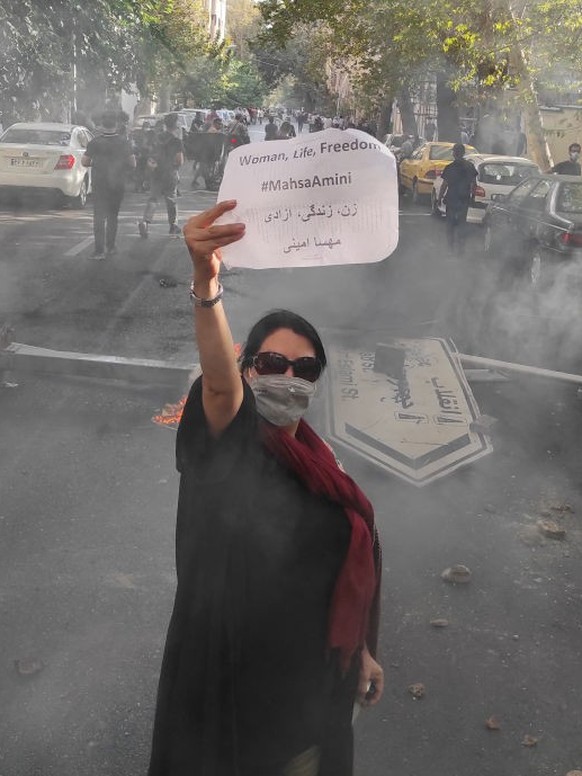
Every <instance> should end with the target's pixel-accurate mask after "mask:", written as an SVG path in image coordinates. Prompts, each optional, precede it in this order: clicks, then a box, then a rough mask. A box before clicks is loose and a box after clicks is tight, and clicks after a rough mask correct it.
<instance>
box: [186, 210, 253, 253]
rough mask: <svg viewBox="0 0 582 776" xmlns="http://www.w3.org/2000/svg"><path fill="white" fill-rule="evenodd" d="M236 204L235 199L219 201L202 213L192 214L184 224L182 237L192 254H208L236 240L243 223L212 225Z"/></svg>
mask: <svg viewBox="0 0 582 776" xmlns="http://www.w3.org/2000/svg"><path fill="white" fill-rule="evenodd" d="M235 206H236V201H235V200H227V201H225V202H219V203H218V204H217V205H215V206H214V207H212V208H210V209H209V210H205V211H204V213H199V214H198V215H196V216H192V218H190V219H189V220H188V222H187V223H186V225H185V226H184V239H185V240H186V245H187V246H188V249H189V250H190V253H191V254H192V255H193V256H208V255H210V254H212V253H213V252H214V251H215V250H217V249H218V248H222V247H224V246H225V245H230V243H233V242H236V241H237V240H240V239H241V237H243V235H244V233H245V226H244V224H239V223H237V224H220V225H219V226H215V225H214V221H215V220H216V219H217V218H219V217H220V216H221V215H223V213H226V212H228V211H229V210H232V209H233V208H234V207H235Z"/></svg>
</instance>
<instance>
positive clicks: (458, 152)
mask: <svg viewBox="0 0 582 776" xmlns="http://www.w3.org/2000/svg"><path fill="white" fill-rule="evenodd" d="M453 156H454V157H455V159H460V158H461V157H463V156H465V146H464V145H463V144H462V143H455V145H454V146H453Z"/></svg>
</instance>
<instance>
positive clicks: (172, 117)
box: [164, 113, 178, 129]
mask: <svg viewBox="0 0 582 776" xmlns="http://www.w3.org/2000/svg"><path fill="white" fill-rule="evenodd" d="M164 124H165V126H166V128H167V129H175V128H176V127H177V126H178V114H177V113H168V115H167V116H164Z"/></svg>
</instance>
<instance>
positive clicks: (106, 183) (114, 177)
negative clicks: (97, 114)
mask: <svg viewBox="0 0 582 776" xmlns="http://www.w3.org/2000/svg"><path fill="white" fill-rule="evenodd" d="M101 126H102V127H103V133H102V134H101V135H99V136H98V137H95V138H93V139H92V140H91V141H90V142H89V144H88V146H87V149H86V151H85V153H84V154H83V157H82V159H81V164H82V165H83V166H84V167H91V170H92V174H91V184H92V187H93V234H94V236H95V251H94V253H93V258H94V259H104V258H105V256H106V255H107V256H113V255H114V254H115V253H116V252H117V250H116V247H115V240H116V237H117V224H118V218H119V209H120V208H121V203H122V201H123V195H124V193H125V179H126V176H127V173H128V171H129V169H130V168H132V167H135V156H134V155H133V151H132V148H131V144H130V143H129V141H128V140H127V138H125V137H122V136H121V135H119V133H118V131H117V116H116V114H115V113H113V112H106V113H104V114H103V116H102V118H101Z"/></svg>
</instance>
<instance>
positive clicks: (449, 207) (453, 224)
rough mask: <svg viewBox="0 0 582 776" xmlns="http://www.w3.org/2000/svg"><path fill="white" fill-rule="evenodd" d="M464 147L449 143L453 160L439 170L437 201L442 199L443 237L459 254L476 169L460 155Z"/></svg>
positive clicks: (465, 236)
mask: <svg viewBox="0 0 582 776" xmlns="http://www.w3.org/2000/svg"><path fill="white" fill-rule="evenodd" d="M464 156H465V146H464V145H463V144H462V143H455V145H454V146H453V161H452V162H451V163H450V164H448V165H447V166H446V167H445V169H444V170H443V171H442V174H441V177H442V179H443V185H442V186H441V189H440V193H439V198H438V204H439V205H440V204H441V203H442V202H443V201H444V202H445V205H446V211H447V240H448V243H449V248H450V249H451V251H454V250H456V251H457V254H458V255H459V256H462V255H463V252H464V250H465V240H466V238H467V235H466V229H467V213H468V211H469V204H470V203H471V199H472V198H473V196H474V192H475V182H476V180H477V170H476V169H475V167H474V166H473V165H472V164H471V162H468V161H467V160H466V159H464V158H463V157H464Z"/></svg>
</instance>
